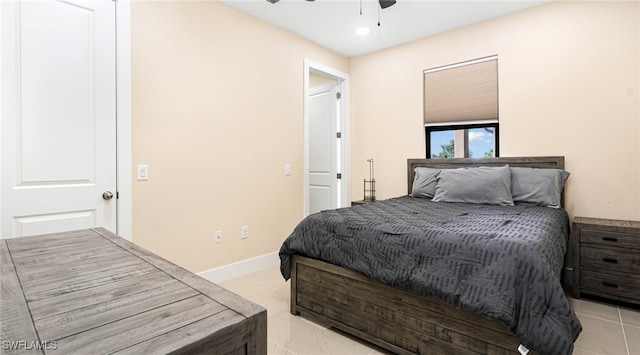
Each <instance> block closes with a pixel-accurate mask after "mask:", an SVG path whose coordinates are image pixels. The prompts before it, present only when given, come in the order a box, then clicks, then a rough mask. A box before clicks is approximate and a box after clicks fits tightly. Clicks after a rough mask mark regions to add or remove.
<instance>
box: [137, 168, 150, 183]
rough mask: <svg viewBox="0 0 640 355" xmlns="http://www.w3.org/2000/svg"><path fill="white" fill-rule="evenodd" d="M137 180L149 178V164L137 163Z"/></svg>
mask: <svg viewBox="0 0 640 355" xmlns="http://www.w3.org/2000/svg"><path fill="white" fill-rule="evenodd" d="M138 180H139V181H144V180H149V165H138Z"/></svg>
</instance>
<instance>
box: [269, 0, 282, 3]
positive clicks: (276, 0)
mask: <svg viewBox="0 0 640 355" xmlns="http://www.w3.org/2000/svg"><path fill="white" fill-rule="evenodd" d="M267 1H268V2H270V3H272V4H275V3H277V2H278V1H280V0H267Z"/></svg>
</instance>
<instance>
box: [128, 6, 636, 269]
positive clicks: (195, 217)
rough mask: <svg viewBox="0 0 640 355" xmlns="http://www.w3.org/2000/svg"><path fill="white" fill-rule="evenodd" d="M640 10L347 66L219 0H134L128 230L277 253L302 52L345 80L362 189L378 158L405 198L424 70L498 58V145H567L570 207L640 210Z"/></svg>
mask: <svg viewBox="0 0 640 355" xmlns="http://www.w3.org/2000/svg"><path fill="white" fill-rule="evenodd" d="M639 18H640V6H639V5H638V3H637V2H624V3H623V2H620V3H616V2H560V3H552V4H549V5H544V6H541V7H538V8H535V9H531V10H528V11H525V12H522V13H518V14H513V15H510V16H506V17H503V18H500V19H496V20H493V21H489V22H485V23H482V24H479V25H475V26H470V27H466V28H463V29H460V30H456V31H452V32H448V33H445V34H441V35H438V36H435V37H431V38H428V39H424V40H421V41H417V42H414V43H411V44H408V45H404V46H400V47H396V48H393V49H389V50H385V51H381V52H378V53H375V54H371V55H366V56H361V57H357V58H352V59H351V60H349V59H347V58H344V57H342V56H340V55H337V54H335V53H333V52H331V51H328V50H326V49H323V48H321V47H319V46H317V45H315V44H312V43H310V42H308V41H305V40H302V39H300V38H298V37H295V36H293V35H291V34H289V33H287V32H285V31H282V30H279V29H276V28H274V27H272V26H269V25H267V24H264V23H262V22H260V21H258V20H255V19H253V18H251V17H248V16H245V15H242V14H240V13H239V12H236V11H235V10H232V9H230V8H228V7H226V6H224V5H221V4H218V3H216V2H213V1H193V2H187V1H168V2H162V1H156V2H146V1H134V2H133V4H132V21H131V22H132V65H133V68H132V80H133V83H132V91H133V92H132V106H133V107H132V109H133V112H132V114H133V118H132V121H133V127H132V129H133V137H132V140H133V157H132V158H133V164H134V165H137V164H149V167H150V172H149V174H150V179H149V181H146V182H139V181H134V184H133V194H134V195H133V240H134V242H136V243H138V244H140V245H142V246H143V247H145V248H148V249H150V250H151V251H153V252H156V253H158V254H160V255H162V256H163V257H166V258H168V259H169V260H171V261H173V262H176V263H178V264H180V265H182V266H184V267H186V268H188V269H189V270H191V271H195V272H199V271H204V270H208V269H212V268H215V267H219V266H222V265H226V264H230V263H233V262H237V261H241V260H245V259H248V258H252V257H256V256H260V255H263V254H266V253H271V252H274V251H277V250H278V249H279V247H280V244H281V242H282V240H283V239H284V238H285V237H286V236H287V235H288V234H289V233H290V232H291V230H292V229H293V227H294V226H295V225H296V224H297V223H298V221H299V220H300V219H301V218H302V216H303V177H302V170H303V160H302V159H303V156H302V154H303V152H302V149H303V146H302V145H303V142H302V121H303V117H302V113H303V108H302V104H303V97H302V95H303V87H302V86H303V60H304V58H308V59H311V60H313V61H314V62H318V63H322V64H324V65H327V66H330V67H333V68H335V69H337V70H340V71H342V72H345V73H349V74H350V75H351V90H350V91H351V97H352V101H351V132H352V137H351V141H352V146H351V151H352V155H351V165H352V189H351V191H352V198H353V199H361V198H362V196H361V191H362V185H361V184H362V179H363V178H365V177H368V163H367V162H366V159H367V158H370V157H372V158H374V159H375V163H376V180H377V197H378V198H379V199H380V198H388V197H393V196H398V195H401V194H404V193H405V192H406V172H405V170H406V159H407V158H410V157H424V155H425V148H424V128H423V124H422V70H423V69H426V68H430V67H435V66H439V65H443V64H449V63H454V62H459V61H464V60H468V59H473V58H478V57H483V56H487V55H492V54H498V56H499V80H500V82H499V83H500V129H501V132H500V135H501V142H500V143H501V153H502V155H503V156H518V155H564V156H565V157H566V167H567V169H568V170H569V171H571V172H572V176H571V178H570V179H569V183H568V186H567V196H566V197H567V198H566V201H567V207H568V210H569V212H570V213H571V214H572V215H583V216H592V217H609V218H632V219H640V113H639V111H640V108H639V106H640V88H639V81H640V72H639V69H638V67H639V65H638V63H639V62H640V54H639V52H640V48H639V47H640V25H639V22H640V21H639ZM285 163H290V164H292V166H293V175H292V176H291V177H285V176H284V164H285ZM134 170H135V169H134ZM242 225H248V226H249V239H246V240H241V239H240V237H239V236H240V227H241V226H242ZM216 230H222V231H223V233H224V235H223V240H224V241H223V243H222V244H215V243H214V241H213V239H214V232H215V231H216Z"/></svg>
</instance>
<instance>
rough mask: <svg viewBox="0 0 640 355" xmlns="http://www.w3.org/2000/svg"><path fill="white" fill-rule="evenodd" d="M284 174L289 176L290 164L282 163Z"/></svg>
mask: <svg viewBox="0 0 640 355" xmlns="http://www.w3.org/2000/svg"><path fill="white" fill-rule="evenodd" d="M284 175H285V176H291V164H285V165H284Z"/></svg>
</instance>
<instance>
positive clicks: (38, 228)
mask: <svg viewBox="0 0 640 355" xmlns="http://www.w3.org/2000/svg"><path fill="white" fill-rule="evenodd" d="M1 6H2V12H1V15H2V71H1V73H2V106H1V107H2V174H1V178H2V183H1V184H2V204H1V206H0V207H1V218H2V219H1V223H2V225H1V227H0V230H1V233H2V234H1V236H2V237H4V238H7V237H20V236H27V235H36V234H42V233H53V232H61V231H68V230H74V229H81V228H90V227H96V226H101V227H105V228H107V229H109V230H110V231H112V232H115V231H116V196H115V195H116V100H115V97H116V80H115V78H116V66H115V59H116V55H115V3H114V2H113V1H112V0H90V1H81V0H65V1H64V2H63V1H53V0H39V1H4V2H2V4H1ZM103 193H106V194H105V195H104V198H103ZM109 193H111V194H112V195H114V196H113V198H111V199H109V198H108V194H109Z"/></svg>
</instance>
